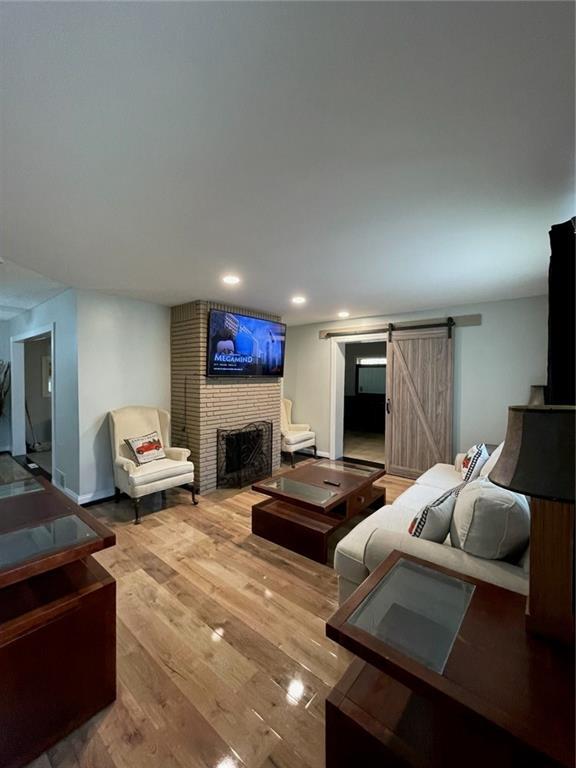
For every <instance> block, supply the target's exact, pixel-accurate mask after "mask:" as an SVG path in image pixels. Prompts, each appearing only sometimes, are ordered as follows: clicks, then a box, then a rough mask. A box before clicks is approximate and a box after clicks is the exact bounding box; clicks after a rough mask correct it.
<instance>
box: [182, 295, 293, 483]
mask: <svg viewBox="0 0 576 768" xmlns="http://www.w3.org/2000/svg"><path fill="white" fill-rule="evenodd" d="M210 309H223V310H228V311H230V312H239V313H241V314H244V315H248V316H250V317H260V318H264V319H266V320H280V318H279V317H278V316H277V315H271V314H267V313H265V312H254V311H252V310H249V309H245V308H244V307H236V306H231V305H227V304H220V303H217V302H209V301H192V302H190V303H188V304H181V305H180V306H177V307H172V318H171V361H172V363H171V383H172V442H173V444H174V445H178V446H183V447H186V448H189V449H190V451H191V459H192V461H193V462H194V468H195V478H196V479H195V483H196V486H197V488H198V489H199V491H200V493H207V492H208V491H211V490H213V489H214V488H216V480H217V430H218V429H239V428H241V427H244V426H246V425H247V424H249V423H250V422H256V421H270V422H272V470H275V469H277V468H278V467H279V466H280V398H281V383H280V379H258V378H254V379H246V378H230V379H219V378H207V377H206V337H207V333H208V312H209V310H210Z"/></svg>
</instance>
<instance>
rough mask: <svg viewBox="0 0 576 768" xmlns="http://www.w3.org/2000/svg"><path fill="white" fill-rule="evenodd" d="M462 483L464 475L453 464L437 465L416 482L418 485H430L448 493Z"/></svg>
mask: <svg viewBox="0 0 576 768" xmlns="http://www.w3.org/2000/svg"><path fill="white" fill-rule="evenodd" d="M461 482H462V475H461V474H460V472H458V471H457V470H456V469H454V466H453V465H452V464H435V465H434V466H433V467H430V469H428V470H427V471H426V472H424V474H422V475H420V477H419V478H418V479H417V480H416V485H428V486H432V487H433V488H439V489H440V490H441V491H447V490H448V489H449V488H455V487H456V486H457V485H460V484H461Z"/></svg>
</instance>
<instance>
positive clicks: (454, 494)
mask: <svg viewBox="0 0 576 768" xmlns="http://www.w3.org/2000/svg"><path fill="white" fill-rule="evenodd" d="M465 485H466V483H461V484H460V485H457V486H456V488H450V490H448V491H446V492H445V493H443V494H442V496H440V497H438V498H437V499H436V501H433V502H432V503H431V504H427V505H426V506H425V507H424V509H422V510H420V512H419V513H418V514H417V515H416V517H415V518H414V520H412V522H411V523H410V527H409V528H408V533H409V534H410V535H411V536H414V537H415V538H417V539H424V540H425V541H435V542H437V543H438V544H442V542H443V541H444V540H445V539H446V536H448V533H449V532H450V523H451V522H452V514H453V512H454V507H455V506H456V499H457V498H458V494H459V493H460V491H461V489H462V488H464V486H465Z"/></svg>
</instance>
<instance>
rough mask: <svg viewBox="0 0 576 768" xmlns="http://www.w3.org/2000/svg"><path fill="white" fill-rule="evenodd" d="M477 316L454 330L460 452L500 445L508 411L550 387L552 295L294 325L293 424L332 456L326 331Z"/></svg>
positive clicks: (288, 391)
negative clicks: (322, 334)
mask: <svg viewBox="0 0 576 768" xmlns="http://www.w3.org/2000/svg"><path fill="white" fill-rule="evenodd" d="M477 313H479V314H481V315H482V323H481V325H479V326H468V327H459V328H456V329H455V337H454V338H455V343H454V353H455V354H454V448H455V451H460V450H466V449H467V448H469V447H470V446H471V445H472V444H473V443H474V442H476V441H478V440H482V441H485V442H489V443H498V442H501V441H502V440H503V439H504V435H505V432H506V419H507V407H508V406H509V405H513V404H519V403H526V402H527V401H528V396H529V390H530V385H531V384H545V383H546V350H547V321H548V301H547V298H546V296H536V297H531V298H526V299H515V300H511V301H498V302H489V303H484V304H469V305H465V306H455V307H448V308H445V309H439V310H438V309H436V310H431V311H428V312H418V313H412V314H405V315H390V316H388V317H370V318H363V319H361V320H354V321H350V320H347V321H342V322H335V323H320V324H314V325H301V326H290V327H289V328H288V332H287V339H286V365H285V375H284V397H288V398H290V399H291V400H293V401H294V416H293V418H294V420H295V421H297V422H308V423H310V424H311V425H312V429H314V430H315V431H316V434H317V444H318V449H319V450H320V451H328V450H329V442H330V344H331V342H330V341H329V340H320V339H319V337H318V333H319V331H320V330H321V329H327V328H338V327H350V326H351V325H373V324H376V323H383V324H386V323H387V322H389V321H390V322H401V321H402V320H413V319H417V318H430V317H442V316H449V315H462V314H477Z"/></svg>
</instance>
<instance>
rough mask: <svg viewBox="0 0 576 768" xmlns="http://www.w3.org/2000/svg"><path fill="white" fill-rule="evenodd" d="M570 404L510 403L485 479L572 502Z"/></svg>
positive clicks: (572, 414) (572, 409)
mask: <svg viewBox="0 0 576 768" xmlns="http://www.w3.org/2000/svg"><path fill="white" fill-rule="evenodd" d="M575 415H576V408H575V407H574V406H573V405H512V406H510V408H509V409H508V428H507V431H506V440H505V441H504V447H503V449H502V453H501V454H500V458H499V459H498V461H497V462H496V465H495V467H494V469H493V470H492V472H490V475H489V479H490V480H491V481H492V482H493V483H494V484H495V485H500V486H502V487H503V488H509V489H510V490H511V491H517V492H518V493H523V494H526V495H527V496H534V497H535V498H539V499H550V500H552V501H564V502H570V503H571V502H573V501H574V418H575Z"/></svg>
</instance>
